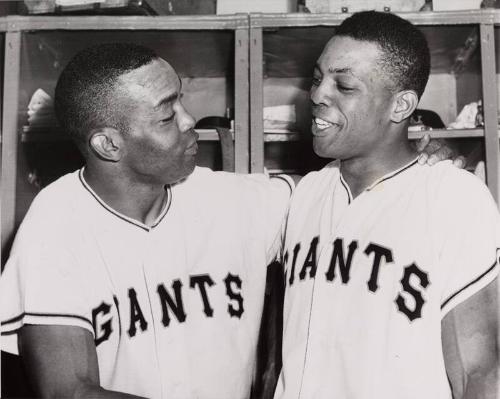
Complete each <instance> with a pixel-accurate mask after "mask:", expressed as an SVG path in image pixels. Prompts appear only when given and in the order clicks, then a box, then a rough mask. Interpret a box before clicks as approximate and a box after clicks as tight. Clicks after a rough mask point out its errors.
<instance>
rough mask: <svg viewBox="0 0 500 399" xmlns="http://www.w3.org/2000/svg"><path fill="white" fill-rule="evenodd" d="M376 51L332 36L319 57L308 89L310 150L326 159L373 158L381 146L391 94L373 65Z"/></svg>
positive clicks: (377, 67) (347, 39)
mask: <svg viewBox="0 0 500 399" xmlns="http://www.w3.org/2000/svg"><path fill="white" fill-rule="evenodd" d="M380 55H381V50H380V49H379V47H378V46H377V45H376V44H374V43H371V42H366V41H359V40H354V39H352V38H350V37H345V36H335V37H333V38H332V39H331V40H330V41H329V42H328V44H327V45H326V47H325V49H324V50H323V53H322V54H321V56H320V58H319V60H318V62H317V64H316V67H315V70H314V77H313V84H312V88H311V93H310V94H311V101H312V114H313V121H312V133H313V148H314V151H315V152H316V154H318V155H319V156H321V157H325V158H336V159H342V160H347V159H352V158H358V157H366V156H367V155H368V156H370V155H374V154H375V153H376V149H377V147H378V148H380V146H381V145H383V136H384V134H385V133H386V129H387V126H388V123H389V120H390V117H389V113H390V110H391V107H392V94H391V92H390V91H389V90H388V89H387V81H386V80H385V79H386V78H384V77H383V74H382V72H381V71H380V68H379V66H378V60H379V57H380Z"/></svg>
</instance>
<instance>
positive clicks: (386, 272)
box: [275, 161, 500, 399]
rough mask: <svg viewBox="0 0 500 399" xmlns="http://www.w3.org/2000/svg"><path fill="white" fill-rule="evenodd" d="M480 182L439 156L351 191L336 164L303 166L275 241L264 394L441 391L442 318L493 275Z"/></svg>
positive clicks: (397, 395)
mask: <svg viewBox="0 0 500 399" xmlns="http://www.w3.org/2000/svg"><path fill="white" fill-rule="evenodd" d="M499 247H500V221H499V215H498V210H497V207H496V205H495V203H494V201H493V199H492V198H491V195H490V193H489V191H488V190H487V188H486V187H485V186H484V185H483V184H482V182H480V181H479V179H477V178H476V177H475V176H473V175H472V174H470V173H468V172H466V171H463V170H459V169H457V168H455V167H454V166H452V165H451V163H450V162H449V161H445V162H441V163H439V164H438V165H436V166H432V167H429V166H427V165H425V166H422V165H419V164H418V163H417V162H416V161H414V162H411V163H409V164H408V165H405V166H404V167H402V168H401V169H398V170H396V171H394V172H392V173H389V174H388V175H386V176H384V177H383V178H381V179H379V180H377V181H376V182H375V183H374V184H373V185H371V186H370V187H369V188H367V189H366V190H365V191H364V192H362V193H361V194H360V195H359V196H358V197H356V198H354V199H353V197H352V195H351V192H350V189H349V187H348V185H347V183H346V182H345V181H344V179H343V178H342V174H341V173H340V168H339V164H338V163H336V162H333V163H331V164H329V165H327V166H326V167H325V168H324V169H322V170H321V171H319V172H313V173H310V174H309V175H307V176H306V177H305V178H304V179H303V180H302V181H301V182H300V184H299V185H298V187H297V189H296V191H295V193H294V195H293V197H292V202H291V206H290V214H289V218H288V225H287V230H286V235H285V240H284V250H283V260H284V263H285V280H286V281H285V284H286V290H285V304H284V327H283V328H284V337H283V369H282V372H281V375H280V378H279V382H278V386H277V390H276V393H275V399H278V398H284V399H285V398H286V399H292V398H304V399H310V398H315V399H316V398H319V399H321V398H353V399H372V398H385V399H401V398H405V399H413V398H414V399H417V398H418V399H421V398H443V399H445V398H446V399H449V398H451V392H450V388H449V383H448V380H447V376H446V371H445V364H444V359H443V352H442V347H441V320H442V319H443V317H444V316H445V315H446V313H447V312H448V311H450V309H453V308H454V307H455V306H456V305H457V304H459V303H460V302H462V301H464V300H466V299H467V298H468V297H470V296H471V295H473V294H474V293H476V292H477V291H479V290H480V289H481V288H483V287H485V286H486V285H487V284H488V283H490V282H491V281H492V280H493V279H494V278H495V277H496V276H497V274H498V255H499V254H498V248H499Z"/></svg>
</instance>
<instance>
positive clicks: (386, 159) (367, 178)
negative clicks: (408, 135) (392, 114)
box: [340, 141, 418, 198]
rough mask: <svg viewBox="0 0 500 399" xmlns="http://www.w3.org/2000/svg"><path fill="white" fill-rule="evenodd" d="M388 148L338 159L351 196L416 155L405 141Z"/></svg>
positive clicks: (354, 196) (355, 195)
mask: <svg viewBox="0 0 500 399" xmlns="http://www.w3.org/2000/svg"><path fill="white" fill-rule="evenodd" d="M388 148H389V147H388ZM390 148H391V150H390V151H385V152H384V153H380V154H378V153H374V154H370V156H369V157H359V158H351V159H347V160H342V161H340V170H341V172H342V177H343V178H344V180H345V181H346V183H347V184H348V185H349V188H350V190H351V194H352V196H353V198H356V197H357V196H358V195H359V194H361V193H362V192H363V191H364V190H366V189H367V188H368V187H369V186H371V185H372V184H373V183H374V182H375V181H377V180H378V179H380V178H381V177H383V176H385V175H386V174H388V173H390V172H393V171H395V170H397V169H399V168H401V167H402V166H404V165H406V164H407V163H409V162H411V161H412V160H413V159H415V158H416V157H417V155H418V154H417V152H416V151H415V149H414V148H412V147H411V145H410V143H409V142H407V141H405V142H404V143H402V145H401V146H399V147H396V148H395V147H393V146H391V147H390Z"/></svg>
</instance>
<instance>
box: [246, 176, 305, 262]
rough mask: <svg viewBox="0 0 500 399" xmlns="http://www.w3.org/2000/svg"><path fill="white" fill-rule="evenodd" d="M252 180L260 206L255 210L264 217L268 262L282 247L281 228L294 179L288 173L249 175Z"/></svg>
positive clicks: (254, 192)
mask: <svg viewBox="0 0 500 399" xmlns="http://www.w3.org/2000/svg"><path fill="white" fill-rule="evenodd" d="M247 179H249V180H251V181H252V182H253V183H254V184H252V187H253V189H252V191H253V194H254V196H255V195H257V197H258V198H256V200H257V202H258V203H260V206H259V207H257V208H255V207H254V209H255V211H256V212H258V213H259V214H260V217H261V218H262V219H263V228H262V234H263V235H264V238H265V245H266V262H267V264H269V263H271V262H272V261H273V260H274V259H275V258H276V257H277V256H278V253H279V250H280V248H281V233H282V231H281V229H282V226H283V223H284V220H285V216H286V214H287V212H288V206H289V202H290V197H291V195H292V192H293V190H294V188H295V183H294V181H293V179H292V178H291V177H289V176H287V175H273V176H271V177H269V176H267V175H264V174H252V175H247ZM254 198H255V197H254Z"/></svg>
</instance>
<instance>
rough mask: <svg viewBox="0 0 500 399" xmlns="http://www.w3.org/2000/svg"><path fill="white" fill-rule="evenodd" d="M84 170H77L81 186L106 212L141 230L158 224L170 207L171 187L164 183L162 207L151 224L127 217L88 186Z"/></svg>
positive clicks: (149, 228) (148, 229)
mask: <svg viewBox="0 0 500 399" xmlns="http://www.w3.org/2000/svg"><path fill="white" fill-rule="evenodd" d="M84 170H85V166H84V167H83V168H81V169H80V171H79V172H78V177H79V178H80V182H81V183H82V185H83V187H84V188H85V189H86V190H87V191H88V192H89V193H90V194H91V195H92V197H94V199H95V200H96V201H97V202H98V203H99V204H100V205H101V206H102V207H103V208H104V209H106V210H107V211H108V212H110V213H112V214H113V215H114V216H116V217H118V218H119V219H121V220H123V221H125V222H127V223H130V224H133V225H134V226H137V227H140V228H141V229H143V230H146V231H150V230H151V229H153V228H155V227H156V226H158V225H159V224H160V222H161V221H162V220H163V218H164V217H165V215H166V214H167V212H168V210H169V209H170V205H171V203H172V189H171V187H170V185H169V184H167V185H165V191H166V198H165V201H164V203H163V208H162V211H161V212H160V215H159V216H158V217H157V218H156V220H155V222H154V223H153V224H152V225H151V226H148V225H146V224H144V223H142V222H140V221H138V220H135V219H132V218H131V217H128V216H126V215H124V214H122V213H120V212H118V211H116V210H114V209H113V208H111V207H110V206H109V205H108V204H106V203H105V202H104V201H103V200H102V199H101V198H100V197H99V196H98V195H97V193H96V192H95V191H94V190H93V189H92V187H90V185H89V184H88V183H87V181H86V180H85V177H84V176H83V171H84Z"/></svg>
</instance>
